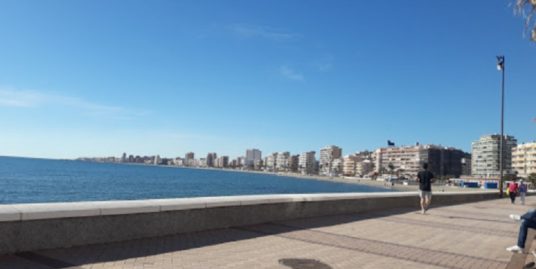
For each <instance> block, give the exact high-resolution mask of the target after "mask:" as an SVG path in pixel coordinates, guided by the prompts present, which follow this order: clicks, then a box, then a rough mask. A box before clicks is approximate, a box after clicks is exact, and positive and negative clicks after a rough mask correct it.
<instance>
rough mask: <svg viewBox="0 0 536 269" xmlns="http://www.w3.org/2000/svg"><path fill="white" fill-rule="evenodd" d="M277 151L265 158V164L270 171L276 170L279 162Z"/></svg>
mask: <svg viewBox="0 0 536 269" xmlns="http://www.w3.org/2000/svg"><path fill="white" fill-rule="evenodd" d="M277 155H278V154H277V152H274V153H272V154H270V155H268V156H266V158H265V159H264V166H265V168H266V170H268V171H275V165H276V162H277Z"/></svg>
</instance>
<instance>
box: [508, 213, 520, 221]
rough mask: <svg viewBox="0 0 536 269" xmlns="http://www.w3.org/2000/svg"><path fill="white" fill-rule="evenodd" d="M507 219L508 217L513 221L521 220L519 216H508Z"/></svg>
mask: <svg viewBox="0 0 536 269" xmlns="http://www.w3.org/2000/svg"><path fill="white" fill-rule="evenodd" d="M509 217H510V218H511V219H513V220H521V216H520V215H515V214H510V216H509Z"/></svg>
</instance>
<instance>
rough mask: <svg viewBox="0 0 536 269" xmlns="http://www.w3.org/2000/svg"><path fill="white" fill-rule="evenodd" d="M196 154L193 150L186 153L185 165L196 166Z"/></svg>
mask: <svg viewBox="0 0 536 269" xmlns="http://www.w3.org/2000/svg"><path fill="white" fill-rule="evenodd" d="M194 160H195V154H194V153H193V152H188V153H186V154H184V165H186V166H194Z"/></svg>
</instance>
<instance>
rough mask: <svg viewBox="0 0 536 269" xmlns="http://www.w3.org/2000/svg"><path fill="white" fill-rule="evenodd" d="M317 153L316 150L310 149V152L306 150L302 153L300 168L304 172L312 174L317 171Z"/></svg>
mask: <svg viewBox="0 0 536 269" xmlns="http://www.w3.org/2000/svg"><path fill="white" fill-rule="evenodd" d="M315 153H316V152H314V151H309V152H304V153H302V154H300V160H299V163H298V169H299V171H300V172H301V173H302V174H304V175H312V174H314V173H315V165H316V158H315Z"/></svg>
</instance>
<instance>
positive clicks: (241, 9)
mask: <svg viewBox="0 0 536 269" xmlns="http://www.w3.org/2000/svg"><path fill="white" fill-rule="evenodd" d="M511 3H513V1H500V0H492V1H489V0H486V1H484V0H481V1H432V2H431V1H424V0H416V1H204V0H201V1H108V0H107V1H24V0H12V1H9V0H8V1H6V0H4V1H1V2H0V37H1V39H0V40H1V41H0V126H1V129H0V130H1V131H0V155H16V156H33V157H50V158H74V157H78V156H107V155H114V156H119V155H120V154H122V153H123V152H127V153H132V154H148V155H149V154H160V155H162V156H168V157H174V156H183V155H184V153H185V152H187V151H194V152H196V153H197V154H198V155H197V156H200V155H205V154H206V153H207V152H212V151H214V152H218V153H219V154H226V155H231V156H233V157H234V156H237V155H243V154H244V151H245V149H246V148H253V147H254V148H259V149H261V150H262V151H263V153H269V152H274V151H283V150H289V151H291V152H292V153H300V152H303V151H306V150H317V151H318V149H319V148H321V147H323V146H325V145H329V144H335V145H339V146H341V147H342V148H343V153H344V154H348V153H352V152H354V151H358V150H364V149H375V148H377V147H380V146H384V145H385V144H386V141H387V140H388V139H390V140H392V141H395V142H396V143H397V145H407V144H414V143H415V142H417V141H418V142H420V143H434V144H441V145H445V146H454V147H458V148H461V149H464V150H467V151H470V147H471V141H474V140H476V139H478V138H479V137H480V136H481V135H484V134H491V133H497V132H499V128H500V127H499V117H500V112H499V104H500V95H499V93H500V88H499V87H500V73H499V72H498V71H497V69H496V67H495V64H496V59H495V56H496V55H498V54H505V55H506V64H507V67H506V68H507V69H506V71H507V73H506V74H507V81H506V91H507V96H506V132H507V133H508V134H512V135H514V136H515V137H516V138H517V139H518V140H519V141H520V142H528V141H533V140H535V138H536V123H535V122H534V118H536V105H535V101H536V44H535V43H531V42H530V41H529V40H528V39H527V38H526V37H524V36H523V30H524V29H523V21H522V19H521V18H520V17H516V16H514V14H513V11H512V8H511V7H510V5H511Z"/></svg>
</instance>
